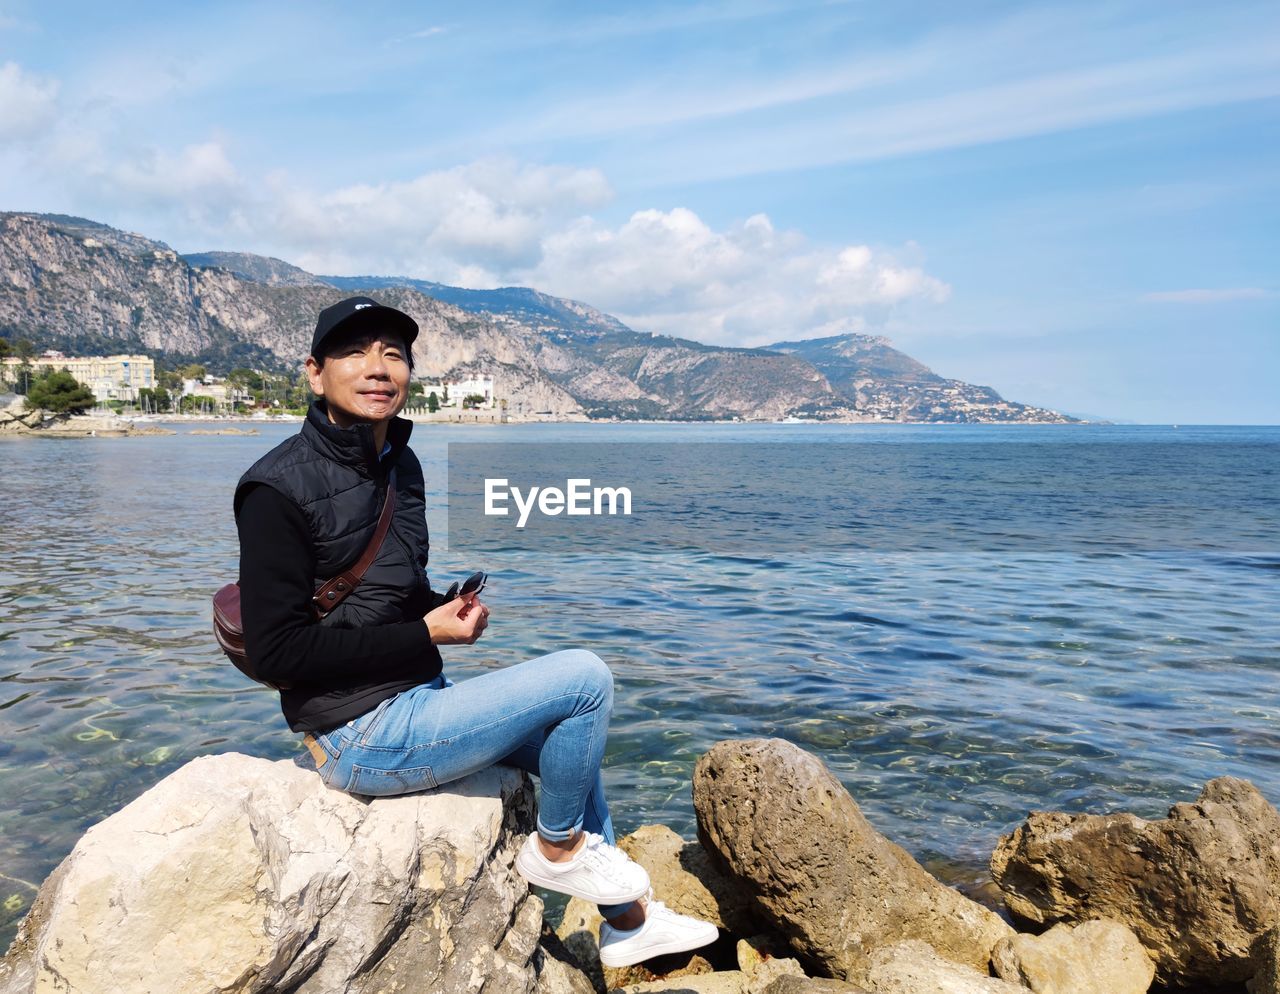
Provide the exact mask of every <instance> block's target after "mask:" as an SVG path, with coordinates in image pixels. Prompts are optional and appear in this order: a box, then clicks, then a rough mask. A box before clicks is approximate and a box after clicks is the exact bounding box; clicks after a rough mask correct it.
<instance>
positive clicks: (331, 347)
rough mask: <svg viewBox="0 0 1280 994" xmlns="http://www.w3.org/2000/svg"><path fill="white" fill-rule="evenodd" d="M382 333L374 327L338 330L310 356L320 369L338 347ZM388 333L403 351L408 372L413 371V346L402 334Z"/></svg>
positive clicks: (375, 336)
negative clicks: (318, 350) (318, 353)
mask: <svg viewBox="0 0 1280 994" xmlns="http://www.w3.org/2000/svg"><path fill="white" fill-rule="evenodd" d="M382 334H383V332H381V331H379V330H378V329H376V328H353V329H351V330H350V331H341V330H339V331H338V332H337V333H336V334H334V335H331V336H330V337H328V338H326V339H325V340H324V341H323V342H322V343H321V345H320V355H313V356H312V357H311V358H313V359H314V360H315V361H316V365H317V366H319V367H320V368H321V369H324V361H325V360H326V359H327V358H329V356H331V355H333V354H334V353H335V352H337V351H338V349H340V348H342V347H344V346H346V345H350V344H351V343H352V342H363V341H368V340H369V339H372V338H377V337H378V336H379V335H382ZM390 334H391V335H392V337H394V338H395V339H396V340H397V341H399V342H400V349H401V351H402V352H404V359H405V362H407V363H408V364H409V372H410V373H412V372H413V346H411V345H410V344H409V343H408V342H406V341H405V340H404V337H403V336H402V335H398V334H396V333H395V332H394V331H393V332H390Z"/></svg>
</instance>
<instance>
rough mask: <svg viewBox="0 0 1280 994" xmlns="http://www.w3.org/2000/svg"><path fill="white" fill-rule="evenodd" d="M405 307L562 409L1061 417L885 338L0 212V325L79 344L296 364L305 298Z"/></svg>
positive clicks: (421, 345)
mask: <svg viewBox="0 0 1280 994" xmlns="http://www.w3.org/2000/svg"><path fill="white" fill-rule="evenodd" d="M361 290H363V291H365V292H376V293H377V295H378V297H379V299H381V300H384V301H385V302H386V303H389V304H391V305H392V306H394V307H398V308H400V309H401V310H403V311H405V312H406V313H408V314H410V315H412V316H413V317H414V319H415V320H416V321H417V322H418V323H419V325H420V326H421V328H422V334H421V336H420V337H419V339H418V341H417V343H416V344H415V347H414V356H415V361H416V364H417V366H416V371H417V373H418V375H419V376H421V377H423V378H426V379H433V380H434V379H441V378H455V379H456V378H461V377H465V376H468V375H472V374H481V375H492V376H493V377H494V381H495V386H496V390H497V392H498V395H499V396H500V397H501V398H503V399H505V400H506V401H507V406H508V410H509V411H511V412H513V413H523V414H539V413H541V414H549V415H552V416H557V417H568V416H582V415H584V414H585V415H587V416H590V417H620V418H657V419H667V418H675V419H701V418H735V417H736V418H744V419H752V418H763V419H777V418H783V417H787V416H793V415H799V416H807V417H818V418H843V419H848V420H888V421H1019V420H1035V421H1069V420H1072V419H1070V418H1067V417H1065V416H1063V415H1060V414H1057V413H1055V412H1052V411H1044V410H1042V409H1039V408H1032V407H1027V406H1025V405H1021V404H1015V403H1011V402H1006V401H1004V400H1003V399H1002V398H1000V396H999V395H998V394H996V393H995V392H994V391H993V390H991V389H989V388H987V387H976V386H972V385H971V384H966V383H961V382H960V381H956V380H946V379H943V378H942V377H939V376H937V375H936V374H934V373H933V372H931V371H930V370H928V369H926V368H925V367H924V366H921V365H920V364H919V363H917V362H915V361H914V360H913V359H910V357H908V356H905V355H903V354H902V353H900V352H896V351H895V350H893V349H892V348H891V347H889V345H888V343H887V342H886V341H884V340H883V339H873V338H869V337H867V336H861V335H848V336H842V337H840V338H835V339H821V340H817V341H813V342H784V343H779V344H778V345H775V346H772V347H771V348H770V349H732V348H719V347H714V346H709V345H702V344H700V343H698V342H693V341H687V340H684V339H679V338H669V337H662V336H653V335H648V334H643V333H640V332H636V331H633V330H632V329H630V328H628V327H626V326H625V325H623V324H622V323H621V322H619V321H618V320H616V319H615V318H612V317H610V316H609V315H607V314H604V313H603V312H601V311H599V310H596V309H595V308H593V307H590V306H589V305H587V304H583V303H579V302H577V301H572V300H563V299H561V298H557V297H551V296H549V295H547V294H543V293H539V292H538V291H536V290H531V289H528V288H523V287H505V288H501V289H497V290H467V289H463V288H460V287H449V286H444V285H442V284H438V283H430V282H426V281H422V280H411V279H405V278H387V277H330V276H313V275H312V274H310V273H307V272H305V271H304V270H301V269H299V268H298V267H296V266H292V265H290V264H289V263H287V262H283V261H281V260H279V259H270V258H266V257H262V256H254V255H249V254H246V253H234V252H206V253H201V254H198V255H192V256H186V257H184V256H179V255H178V254H177V253H175V252H174V251H173V250H172V249H171V248H169V247H168V246H167V245H165V244H163V243H161V242H156V241H152V240H150V239H147V238H144V237H142V236H140V235H135V234H129V233H126V232H121V231H117V230H115V229H113V228H109V227H107V226H105V225H102V224H98V223H96V222H93V221H87V220H84V219H82V218H72V217H67V216H64V215H51V214H44V215H37V214H22V213H0V335H7V336H10V337H26V338H29V339H31V340H32V341H34V342H35V343H36V344H37V345H38V346H40V347H41V348H58V349H61V350H63V351H67V352H77V353H94V352H96V353H111V352H125V351H129V352H143V353H146V354H150V355H152V356H153V357H156V358H167V359H168V360H169V361H171V362H190V361H198V362H202V363H204V364H205V365H206V366H208V367H209V368H210V370H211V371H212V372H215V373H217V372H226V371H227V370H229V369H230V368H232V367H234V366H251V367H255V368H265V369H270V370H275V371H281V372H283V371H287V370H290V369H296V368H297V366H298V364H299V363H300V362H301V361H302V359H303V358H304V357H305V356H306V352H307V347H308V345H309V343H310V337H311V330H312V328H313V327H314V322H315V315H316V313H317V311H319V310H320V309H321V308H323V307H324V306H326V305H328V304H330V303H332V302H333V301H335V300H337V299H339V298H340V297H342V296H346V295H348V294H350V293H353V292H357V291H361Z"/></svg>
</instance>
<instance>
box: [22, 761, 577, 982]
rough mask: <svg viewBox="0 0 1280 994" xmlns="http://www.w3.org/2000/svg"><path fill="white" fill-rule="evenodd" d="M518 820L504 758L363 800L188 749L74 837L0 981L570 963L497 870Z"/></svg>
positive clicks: (320, 977)
mask: <svg viewBox="0 0 1280 994" xmlns="http://www.w3.org/2000/svg"><path fill="white" fill-rule="evenodd" d="M532 825H533V792H532V787H531V785H530V782H529V780H528V778H527V777H526V776H525V775H524V774H522V773H520V772H518V771H516V770H513V769H509V768H501V767H495V768H491V769H489V770H485V771H483V772H481V773H478V774H475V775H474V776H471V777H467V778H465V779H463V780H460V781H457V782H455V783H452V784H449V785H447V786H446V787H444V788H441V789H439V790H436V791H432V792H428V793H418V794H408V795H404V796H402V797H388V798H379V799H375V800H367V799H358V798H355V797H352V796H350V795H348V794H345V793H342V792H340V791H335V790H330V789H328V788H326V787H325V786H324V785H323V784H322V783H321V781H320V779H319V777H317V776H316V775H315V773H314V771H311V770H305V769H301V768H299V767H298V766H295V765H294V764H293V763H291V762H288V761H282V762H275V763H273V762H269V761H267V760H265V759H255V758H251V757H249V756H243V755H239V754H237V753H228V754H224V755H220V756H206V757H202V758H200V759H196V760H193V761H192V762H190V763H188V764H187V765H185V766H183V767H182V768H181V769H179V770H178V771H176V772H175V773H173V774H171V775H170V776H168V777H166V778H165V779H164V780H162V781H161V782H160V783H158V784H157V785H156V786H155V787H153V788H151V789H150V790H149V791H147V792H146V793H145V794H143V795H142V796H141V797H139V798H138V799H137V800H135V801H133V802H132V803H131V804H129V805H128V806H126V807H125V808H123V809H122V810H120V811H118V812H117V813H116V814H114V815H112V816H111V817H109V818H107V819H106V820H104V821H102V822H101V823H99V824H97V825H95V826H94V827H93V828H91V829H89V831H88V832H86V833H85V835H84V836H83V837H82V838H81V839H80V841H79V842H78V843H77V844H76V846H75V849H73V850H72V852H71V854H70V855H69V856H68V857H67V858H66V859H65V860H63V861H62V863H61V864H60V865H59V866H58V868H57V869H56V870H55V871H54V872H53V873H52V874H51V875H50V877H49V878H48V879H47V880H46V881H45V882H44V884H43V886H42V887H41V888H40V893H39V895H38V896H37V897H36V900H35V903H34V904H33V906H32V910H31V912H30V914H29V915H28V916H27V918H26V919H25V920H24V921H23V923H22V925H21V927H20V929H19V932H18V937H17V939H16V940H15V941H14V944H13V946H12V947H11V948H10V950H9V952H8V954H7V955H6V957H5V958H4V960H3V961H0V991H3V992H4V994H19V992H23V994H25V992H28V991H35V990H46V989H49V990H53V989H56V990H59V991H63V992H70V994H76V992H84V994H89V992H101V991H104V990H119V991H129V992H131V994H146V992H152V991H154V992H156V994H184V992H188V991H189V992H193V994H194V992H200V994H207V992H216V991H237V992H245V994H250V992H259V991H276V990H289V991H297V992H299V994H305V992H325V994H329V992H333V991H350V992H356V994H362V992H374V991H386V992H392V991H409V990H440V991H454V990H457V991H464V990H468V989H472V988H474V987H475V986H476V983H477V982H478V980H479V979H480V978H484V979H486V980H487V981H488V982H489V983H491V984H492V985H493V989H495V990H499V989H500V990H503V991H513V992H532V991H534V990H536V989H538V987H539V976H538V971H539V968H540V967H542V966H544V965H545V966H546V968H547V969H548V970H552V971H556V972H558V974H560V975H571V974H567V973H565V970H569V969H570V968H568V967H566V968H565V970H561V968H560V966H561V965H560V964H556V965H554V966H552V965H549V964H545V958H544V956H543V955H542V953H541V950H539V948H538V937H539V933H540V930H541V925H542V904H541V902H540V901H539V900H538V899H537V898H536V897H534V896H532V895H531V894H530V893H529V888H528V885H527V884H526V883H525V882H524V881H523V880H522V879H521V878H520V877H519V876H518V875H517V874H516V873H515V872H514V865H513V864H514V859H515V854H516V852H517V851H518V849H519V844H520V842H521V837H522V835H523V834H524V833H525V832H526V831H528V830H529V829H530V828H531V827H532ZM559 986H560V989H564V990H568V989H571V988H566V987H564V985H563V984H560V985H559ZM541 989H542V990H544V991H547V990H550V989H551V987H549V986H548V984H547V982H543V983H542V987H541Z"/></svg>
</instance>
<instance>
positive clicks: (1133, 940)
mask: <svg viewBox="0 0 1280 994" xmlns="http://www.w3.org/2000/svg"><path fill="white" fill-rule="evenodd" d="M303 762H304V760H300V761H299V762H298V763H294V762H289V761H281V762H276V763H272V762H269V761H267V760H262V759H254V758H250V757H247V756H242V755H239V754H236V753H228V754H224V755H220V756H207V757H203V758H200V759H197V760H193V761H192V762H190V763H188V764H186V765H185V766H183V767H182V768H181V769H179V770H178V771H177V772H175V773H173V774H171V775H170V776H169V777H167V778H165V779H164V780H163V781H161V782H160V783H159V784H157V785H156V786H155V787H153V788H152V789H151V790H149V791H148V792H147V793H145V794H143V795H142V796H141V797H139V798H138V799H137V800H135V801H134V802H132V803H131V804H129V805H128V806H126V807H125V808H124V809H122V810H121V811H119V812H117V813H116V814H114V815H112V816H111V817H109V818H107V819H105V820H104V821H103V822H101V823H99V824H98V825H96V826H94V827H93V828H91V829H90V830H89V831H88V832H87V833H86V834H85V835H84V836H83V837H82V839H81V840H80V842H79V843H78V844H77V845H76V847H75V849H74V850H73V851H72V853H71V854H70V855H69V856H68V857H67V858H66V859H65V860H64V861H63V862H62V863H61V864H60V865H59V866H58V868H57V869H56V870H55V871H54V872H53V873H52V874H51V875H50V876H49V878H48V879H47V880H46V881H45V882H44V884H43V885H42V887H41V888H40V891H39V894H38V896H37V898H36V900H35V902H34V904H33V905H32V908H31V910H30V912H29V913H28V915H27V917H26V918H25V919H24V921H23V923H22V925H21V927H20V928H19V932H18V937H17V939H15V941H14V943H13V945H12V946H11V947H10V949H9V952H8V954H7V955H6V956H5V958H4V959H3V960H2V961H0V992H3V994H18V992H28V991H35V990H44V989H51V990H52V989H56V990H60V991H68V992H89V991H101V990H107V989H111V990H127V991H130V992H134V991H136V992H144V991H156V992H165V994H183V992H187V991H191V992H196V991H200V992H206V991H219V992H221V991H227V992H230V991H239V992H258V991H262V992H266V991H285V990H287V991H291V992H293V991H296V992H300V994H301V992H325V994H332V992H337V991H349V992H353V994H366V992H367V994H374V992H388V994H389V992H393V991H403V992H410V991H444V992H454V991H458V992H462V991H482V990H483V991H496V992H507V991H511V992H522V994H558V992H565V994H591V992H596V994H605V992H620V994H642V992H650V991H654V992H656V991H666V992H671V994H675V992H694V994H699V992H701V994H836V992H846V994H855V992H858V991H861V992H864V994H1027V992H1034V994H1141V992H1144V991H1148V990H1151V989H1155V990H1169V991H1173V990H1178V991H1188V992H1189V991H1210V990H1212V991H1224V992H1225V991H1238V992H1244V991H1245V990H1246V989H1247V990H1248V991H1250V992H1251V994H1278V992H1280V981H1278V977H1280V930H1277V928H1276V926H1277V925H1278V924H1280V908H1278V900H1280V899H1278V897H1277V895H1280V812H1277V811H1276V809H1275V808H1274V807H1272V806H1271V805H1270V804H1268V803H1267V801H1266V800H1265V799H1264V798H1263V797H1262V796H1261V795H1260V794H1259V793H1258V791H1257V790H1256V789H1255V788H1254V787H1253V786H1252V785H1251V784H1249V783H1248V782H1247V781H1243V780H1237V779H1233V778H1227V777H1224V778H1219V779H1217V780H1213V781H1210V783H1209V784H1207V785H1206V786H1205V788H1204V790H1203V791H1202V792H1201V793H1200V795H1199V797H1198V798H1197V799H1196V800H1195V801H1194V802H1190V803H1179V804H1175V805H1174V806H1173V807H1172V809H1171V810H1170V813H1169V817H1168V818H1167V819H1164V820H1160V821H1145V820H1143V819H1140V818H1137V817H1135V816H1133V815H1129V814H1109V815H1095V814H1065V813H1046V812H1033V813H1032V814H1031V815H1030V816H1029V817H1028V819H1027V820H1026V821H1025V822H1024V823H1023V824H1022V825H1021V826H1019V827H1018V828H1016V829H1015V830H1014V831H1012V832H1011V833H1009V834H1008V835H1006V836H1004V837H1003V838H1002V839H1001V840H1000V842H999V844H998V846H997V847H996V851H995V853H994V855H993V857H992V861H991V867H992V876H993V880H994V883H995V885H996V886H998V887H999V890H1000V893H1001V895H1002V897H1003V907H1002V908H1001V909H1000V911H1001V913H1000V914H997V913H995V912H993V911H992V910H990V909H988V908H986V907H983V906H982V905H980V904H978V903H976V902H974V901H972V900H970V899H969V898H968V897H966V896H964V895H962V894H961V893H960V892H958V891H956V890H954V889H952V888H950V887H947V886H945V885H943V884H942V883H940V882H939V881H938V880H936V879H935V878H934V877H933V876H931V875H930V874H929V873H928V872H926V870H925V869H924V868H923V867H921V866H920V864H919V863H917V862H916V861H915V860H914V859H913V858H912V857H911V856H910V855H909V854H908V853H907V852H906V851H904V850H903V849H901V848H900V847H898V846H896V845H895V844H894V843H893V842H891V841H890V840H889V839H887V838H885V837H884V836H883V835H881V834H880V833H879V832H877V831H876V830H875V829H874V828H873V827H872V826H871V825H870V824H869V823H868V822H867V821H866V819H865V818H864V817H863V815H862V813H861V811H860V810H859V808H858V805H857V803H856V802H855V801H854V799H853V797H852V796H850V794H849V793H848V791H847V790H846V789H845V788H844V787H843V786H842V785H841V784H840V782H839V781H838V780H837V779H836V778H835V777H834V775H833V774H832V773H831V772H830V771H829V770H828V769H827V768H826V767H825V766H824V765H823V764H822V763H821V761H819V760H818V759H817V758H816V757H814V756H812V755H810V754H809V753H807V752H805V751H804V750H802V749H800V748H799V747H798V746H795V745H793V744H791V743H788V742H785V741H783V740H780V739H748V740H729V741H724V742H720V743H717V744H716V745H715V746H713V747H712V748H711V749H710V750H709V751H708V752H707V753H706V754H705V755H704V756H703V757H702V758H701V759H700V760H699V761H698V764H697V767H696V769H695V772H694V777H693V785H692V786H693V803H694V808H695V811H696V813H697V824H698V838H697V839H696V840H685V839H681V838H679V837H678V836H677V835H676V834H675V833H673V832H671V831H670V830H669V829H667V828H664V827H662V826H656V825H655V826H645V827H643V828H641V829H639V830H637V831H636V832H634V833H632V834H631V835H629V836H627V837H626V838H624V839H622V840H621V841H620V845H621V846H622V848H624V849H625V850H627V851H628V852H629V853H630V854H631V855H632V857H633V858H635V859H636V860H638V861H639V862H640V863H641V864H642V865H644V866H645V867H646V868H647V869H648V871H649V874H650V878H651V880H652V883H653V888H654V892H655V897H656V898H657V899H658V900H661V901H663V902H665V903H666V904H667V905H668V906H669V907H671V908H673V909H674V910H676V911H678V912H681V913H684V914H690V915H696V916H698V917H700V918H704V919H707V920H709V921H713V922H715V924H716V925H717V926H718V927H719V929H720V938H719V940H718V941H717V942H716V943H714V944H713V945H711V946H709V947H706V948H704V949H701V950H698V951H697V952H695V953H692V954H690V953H685V954H679V955H674V956H667V957H661V958H659V959H654V960H650V961H649V962H648V963H645V964H642V965H641V966H637V967H630V968H627V969H625V970H610V969H605V968H602V967H601V965H600V961H599V950H598V946H597V938H596V936H597V934H598V926H599V917H598V915H597V914H596V911H595V908H594V907H593V906H591V905H588V904H586V903H585V902H582V901H579V900H577V899H574V900H572V901H570V902H569V905H568V907H567V908H566V910H565V914H564V917H563V920H562V922H561V924H560V926H559V928H558V929H557V930H555V931H552V930H551V928H550V927H548V926H547V925H545V924H544V923H543V914H542V911H543V905H542V902H541V901H540V900H539V898H538V897H537V896H536V895H534V894H532V893H530V891H529V888H528V885H527V884H525V883H524V881H523V880H522V879H521V878H520V877H519V876H518V874H517V873H516V872H515V869H514V863H513V861H514V856H515V853H516V851H517V849H518V847H519V845H520V842H521V841H522V838H523V836H524V834H525V833H527V832H528V831H530V830H531V829H532V827H533V815H534V793H533V787H532V783H531V781H530V780H529V779H528V778H527V777H526V776H525V775H524V774H522V773H520V772H518V771H516V770H513V769H506V768H492V769H489V770H486V771H483V772H482V773H479V774H476V775H474V776H472V777H468V778H466V779H464V780H461V781H457V782H454V783H451V784H448V785H446V786H445V787H443V788H440V789H438V790H435V791H430V792H424V793H418V794H411V795H405V796H403V797H393V798H380V799H366V798H359V797H353V796H350V795H347V794H345V793H342V792H340V791H335V790H330V789H327V788H325V787H324V785H323V784H322V783H321V782H320V780H319V778H318V777H316V776H315V774H314V772H312V771H311V770H310V769H308V768H304V767H303ZM1153 983H1155V984H1157V985H1159V986H1157V987H1155V988H1153V987H1152V985H1153Z"/></svg>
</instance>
